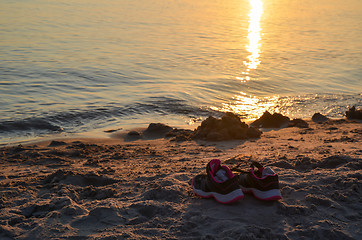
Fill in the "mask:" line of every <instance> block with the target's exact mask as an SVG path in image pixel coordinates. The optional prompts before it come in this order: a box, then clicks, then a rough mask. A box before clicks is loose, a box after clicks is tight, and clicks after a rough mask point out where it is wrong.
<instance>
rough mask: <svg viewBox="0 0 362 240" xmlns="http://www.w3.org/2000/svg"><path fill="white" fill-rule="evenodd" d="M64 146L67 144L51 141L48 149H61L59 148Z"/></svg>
mask: <svg viewBox="0 0 362 240" xmlns="http://www.w3.org/2000/svg"><path fill="white" fill-rule="evenodd" d="M63 145H67V143H66V142H63V141H51V143H50V144H49V145H48V147H59V146H63Z"/></svg>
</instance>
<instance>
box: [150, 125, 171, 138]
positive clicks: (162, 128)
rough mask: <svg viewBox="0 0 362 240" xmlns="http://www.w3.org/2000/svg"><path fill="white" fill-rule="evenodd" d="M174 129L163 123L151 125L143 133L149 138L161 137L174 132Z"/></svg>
mask: <svg viewBox="0 0 362 240" xmlns="http://www.w3.org/2000/svg"><path fill="white" fill-rule="evenodd" d="M172 129H173V128H172V127H170V126H167V125H165V124H163V123H151V124H150V125H148V128H147V129H146V130H145V131H144V132H143V135H145V136H147V137H161V136H165V135H166V134H167V133H168V132H170V131H172Z"/></svg>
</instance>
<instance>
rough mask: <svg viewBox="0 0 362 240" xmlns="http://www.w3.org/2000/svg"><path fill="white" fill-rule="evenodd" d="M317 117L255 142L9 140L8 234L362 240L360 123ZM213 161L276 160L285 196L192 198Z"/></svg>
mask: <svg viewBox="0 0 362 240" xmlns="http://www.w3.org/2000/svg"><path fill="white" fill-rule="evenodd" d="M308 123H309V126H310V127H309V128H296V127H293V128H283V129H272V130H271V129H269V130H267V131H264V133H263V135H262V136H261V138H260V139H253V140H247V141H230V142H201V141H185V142H173V141H169V140H167V139H157V140H147V141H145V140H137V141H130V142H124V141H121V139H114V138H113V139H78V140H75V139H66V140H62V141H65V142H66V144H64V145H60V146H48V145H49V143H50V142H49V141H48V142H42V143H37V144H36V145H33V144H31V145H24V146H14V147H3V148H0V159H1V170H0V171H1V174H0V195H1V200H0V239H329V240H330V239H339V240H340V239H361V236H362V231H361V229H362V185H361V178H362V173H361V168H362V157H361V155H362V149H361V141H362V139H361V136H362V128H361V123H358V122H349V121H344V120H340V121H333V122H329V123H324V124H316V123H313V122H311V121H308ZM55 145H56V144H55ZM213 158H219V159H221V161H222V162H223V163H224V164H227V165H228V166H229V167H233V166H235V165H237V164H238V163H240V162H243V163H244V164H243V167H244V168H245V169H247V168H248V165H249V163H248V161H249V160H250V159H251V160H256V161H259V162H261V163H262V164H264V165H269V166H271V167H272V168H273V169H274V170H275V171H276V172H277V173H278V174H279V178H280V187H281V192H282V195H283V199H282V200H280V201H274V202H263V201H260V200H257V199H255V198H254V197H253V196H251V195H246V196H245V198H244V199H243V200H240V201H238V202H237V203H235V204H232V205H222V204H219V203H217V202H216V201H215V200H213V199H200V198H198V197H196V196H194V194H193V193H192V190H191V186H190V184H191V180H192V178H193V176H195V175H196V174H198V173H202V172H204V171H205V166H206V164H207V163H208V162H209V161H210V160H211V159H213Z"/></svg>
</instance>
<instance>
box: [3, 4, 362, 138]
mask: <svg viewBox="0 0 362 240" xmlns="http://www.w3.org/2000/svg"><path fill="white" fill-rule="evenodd" d="M361 23H362V1H360V0H344V1H340V0H300V1H296V0H212V1H210V0H207V1H206V0H198V1H194V0H172V1H170V0H147V1H146V0H104V1H96V0H77V1H71V0H57V1H55V0H32V1H30V0H17V1H10V0H1V1H0V36H1V37H0V143H9V142H15V141H19V140H24V139H29V138H30V139H31V138H35V137H39V136H45V135H49V134H59V133H62V134H69V133H86V132H102V131H104V130H107V129H118V128H123V129H128V128H132V127H142V126H146V125H147V124H149V123H151V122H162V123H165V124H170V125H173V126H187V125H188V124H190V123H196V124H198V123H199V122H200V121H201V120H202V119H204V118H205V117H207V116H209V115H214V116H220V114H221V113H222V112H226V111H232V112H234V113H236V114H238V115H239V116H241V118H242V119H243V120H245V121H247V120H252V119H255V118H257V117H259V116H261V115H262V113H263V112H264V111H266V110H268V111H270V112H279V113H282V114H285V115H287V116H289V117H291V118H297V117H298V118H299V117H301V118H310V117H311V116H312V114H313V113H315V112H320V113H322V114H325V115H327V116H329V117H343V116H344V112H345V111H346V110H348V108H349V107H352V106H356V107H361V106H362V81H361V76H362V64H361V62H362V44H361V43H362V41H361V39H362V31H361ZM190 126H192V125H190Z"/></svg>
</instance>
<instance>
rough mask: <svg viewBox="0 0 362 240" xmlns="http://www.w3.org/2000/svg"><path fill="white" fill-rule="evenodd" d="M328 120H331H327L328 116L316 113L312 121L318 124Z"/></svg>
mask: <svg viewBox="0 0 362 240" xmlns="http://www.w3.org/2000/svg"><path fill="white" fill-rule="evenodd" d="M328 120H329V118H327V117H326V116H324V115H322V114H320V113H315V114H313V116H312V121H313V122H316V123H323V122H326V121H328Z"/></svg>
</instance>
